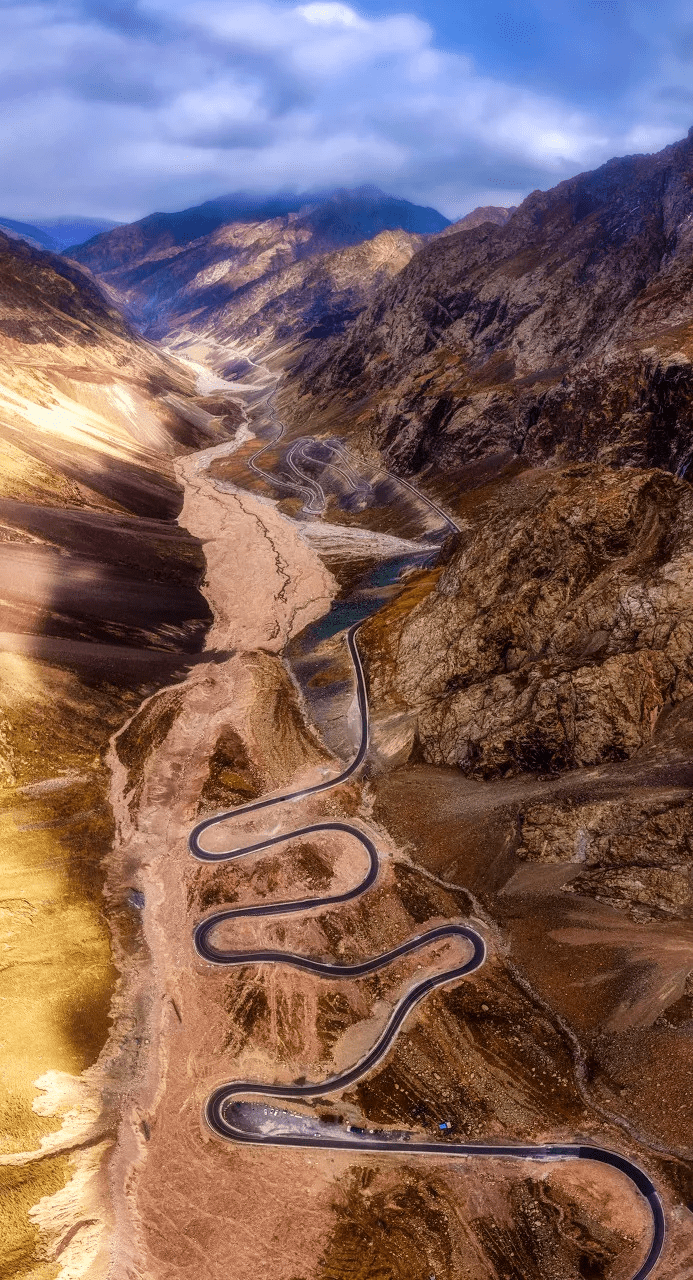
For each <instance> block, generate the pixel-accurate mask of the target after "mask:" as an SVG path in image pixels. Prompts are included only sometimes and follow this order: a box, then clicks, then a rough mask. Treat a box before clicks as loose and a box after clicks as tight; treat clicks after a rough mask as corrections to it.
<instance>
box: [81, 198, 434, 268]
mask: <svg viewBox="0 0 693 1280" xmlns="http://www.w3.org/2000/svg"><path fill="white" fill-rule="evenodd" d="M290 215H294V216H295V217H298V218H299V219H301V220H305V221H306V223H307V224H308V225H309V226H310V228H311V230H312V231H313V232H315V233H318V234H322V235H323V236H325V237H326V239H328V240H329V241H330V244H329V246H327V247H334V248H337V247H338V246H340V245H342V244H350V243H357V242H358V241H359V240H367V239H371V238H372V237H373V236H375V235H377V234H378V233H379V232H380V231H395V230H403V231H409V232H413V233H415V234H418V235H432V234H435V233H436V232H439V231H442V230H443V228H444V227H446V226H447V225H448V219H447V218H444V217H443V215H442V213H438V211H437V209H431V208H427V207H424V206H422V205H416V204H412V202H411V201H410V200H404V199H402V198H400V197H398V196H390V195H387V194H386V193H385V192H383V191H381V190H380V189H379V188H378V187H371V186H366V187H356V188H353V189H347V188H344V189H339V188H337V189H333V190H330V191H321V192H301V193H298V194H297V193H295V192H294V193H288V192H279V193H276V194H274V195H262V196H258V195H257V194H255V195H252V194H250V193H249V192H244V191H237V192H234V193H231V194H230V195H225V196H219V197H217V198H216V199H215V200H206V201H205V203H204V204H201V205H197V206H195V207H193V208H190V209H183V210H181V212H180V213H152V214H149V215H148V216H147V217H146V218H141V219H140V220H139V221H138V222H132V223H129V224H128V225H125V226H120V227H115V228H114V229H113V230H112V231H107V232H105V233H104V234H102V235H99V236H95V237H94V238H93V239H91V240H89V241H87V242H86V244H83V245H81V246H76V245H73V246H71V248H70V249H69V250H68V252H69V253H70V256H74V257H76V258H77V259H78V260H79V261H80V262H85V263H87V265H88V266H90V267H92V268H93V269H95V270H101V271H110V270H114V269H116V268H119V267H124V266H127V265H129V264H131V263H132V262H133V260H134V259H135V258H142V257H145V256H147V255H148V254H149V253H151V252H153V251H159V250H160V249H165V248H180V247H182V246H183V245H188V244H191V243H192V242H193V241H195V240H200V239H201V238H202V237H203V236H208V235H210V234H211V233H212V232H214V231H216V230H217V228H218V227H221V226H224V225H226V224H229V223H233V222H269V221H271V220H272V219H275V218H286V217H289V216H290ZM73 249H74V250H75V252H74V254H73V252H72V251H73Z"/></svg>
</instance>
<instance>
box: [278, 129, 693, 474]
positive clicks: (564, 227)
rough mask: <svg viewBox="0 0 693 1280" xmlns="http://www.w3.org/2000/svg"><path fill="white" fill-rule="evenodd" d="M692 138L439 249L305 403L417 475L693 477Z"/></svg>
mask: <svg viewBox="0 0 693 1280" xmlns="http://www.w3.org/2000/svg"><path fill="white" fill-rule="evenodd" d="M691 172H693V135H689V137H688V138H686V139H684V140H683V141H682V142H679V143H676V144H675V145H673V146H670V147H667V148H665V150H664V151H662V152H659V153H658V154H656V155H651V156H632V157H625V158H623V159H615V160H611V161H609V162H608V164H606V165H603V166H602V167H601V168H600V169H598V170H596V171H595V172H593V173H586V174H581V175H578V176H577V177H576V178H571V179H570V180H568V181H566V182H562V183H560V184H559V186H557V187H555V188H554V189H553V190H551V191H548V192H534V193H533V194H532V195H530V196H528V197H527V199H526V200H525V201H524V202H523V204H522V205H521V206H520V207H519V209H518V210H517V211H516V212H515V213H514V214H513V215H512V217H511V218H510V219H509V220H507V221H506V223H505V225H503V226H492V225H490V224H489V223H488V222H485V223H482V224H481V225H479V226H476V227H467V228H462V229H461V230H459V231H457V232H455V231H454V229H453V228H449V229H448V230H447V231H446V233H445V234H444V235H443V236H441V237H438V238H436V239H434V240H433V241H431V242H430V243H428V244H427V245H425V246H424V247H423V248H422V249H421V250H420V251H419V252H418V253H417V254H416V255H415V257H414V258H413V259H412V261H411V262H410V263H409V264H408V266H407V267H406V268H405V269H404V270H403V271H402V272H401V273H400V274H399V275H398V276H397V277H396V278H395V279H394V280H393V281H392V283H390V284H389V285H387V286H386V287H385V288H383V289H381V291H380V292H379V294H378V295H377V297H376V298H374V299H373V301H372V302H371V304H370V306H369V307H368V308H367V309H366V310H365V311H364V312H363V313H362V314H361V315H360V316H359V317H358V318H357V319H356V320H355V321H354V322H353V324H352V325H351V326H350V328H349V329H348V330H347V332H346V333H345V334H344V336H343V338H342V339H341V340H340V341H339V343H335V344H333V345H332V347H331V348H328V349H327V350H324V349H323V350H319V349H315V350H313V351H311V352H310V353H309V354H308V356H307V357H306V359H305V361H304V363H303V365H302V366H301V367H300V368H299V371H298V374H297V376H296V377H295V380H294V383H293V385H292V387H291V389H290V396H291V397H293V398H296V397H299V396H303V397H304V401H303V407H302V408H301V407H299V408H298V409H297V410H296V415H297V418H299V419H300V418H301V417H302V416H303V414H305V415H310V416H311V419H312V420H313V421H316V420H320V417H321V415H322V418H323V420H324V421H325V422H326V423H329V422H332V423H334V422H335V421H337V420H339V419H340V418H341V419H342V420H346V419H347V418H348V419H349V421H350V423H351V425H352V427H353V425H354V423H355V422H356V423H357V425H358V427H359V429H360V430H361V431H362V432H363V435H364V437H365V438H367V439H368V440H370V441H371V442H372V443H373V444H374V445H375V446H376V447H377V448H379V449H381V450H382V451H383V452H384V454H385V456H386V457H387V458H388V459H389V460H390V462H391V463H392V464H393V465H394V466H395V467H396V468H399V469H401V470H403V471H404V472H405V473H413V472H421V471H422V470H430V471H431V472H432V473H434V472H436V471H438V472H440V471H442V470H444V471H446V472H447V473H448V474H449V472H450V468H457V469H458V470H459V469H461V468H464V467H465V466H467V465H468V464H470V463H476V462H478V461H479V459H483V458H492V457H495V458H497V459H500V460H503V459H504V460H505V461H508V460H510V459H512V458H521V459H522V460H523V461H526V462H528V463H530V464H532V463H540V464H541V463H544V462H546V461H556V462H561V461H568V460H595V461H600V462H606V463H607V464H609V465H617V466H618V465H623V464H625V463H628V464H629V465H641V466H653V465H654V466H662V467H665V468H667V469H669V470H674V471H677V470H681V469H682V470H683V472H685V469H686V467H687V465H688V451H689V448H690V444H689V436H690V400H691V387H692V386H693V381H692V366H691V355H692V354H693V345H692V336H693V328H692V327H691V324H690V316H689V296H690V288H691V280H692V279H693V183H692V180H691V176H690V175H691Z"/></svg>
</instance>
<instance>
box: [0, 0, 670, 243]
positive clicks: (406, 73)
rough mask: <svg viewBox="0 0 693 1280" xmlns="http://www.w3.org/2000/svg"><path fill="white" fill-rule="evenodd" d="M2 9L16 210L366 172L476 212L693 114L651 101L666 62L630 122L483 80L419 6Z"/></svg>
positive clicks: (129, 210)
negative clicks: (623, 124) (441, 40)
mask: <svg viewBox="0 0 693 1280" xmlns="http://www.w3.org/2000/svg"><path fill="white" fill-rule="evenodd" d="M677 3H678V0H677ZM0 10H1V11H2V24H3V42H2V45H1V46H0V97H2V106H3V109H2V112H0V166H2V172H3V177H4V195H3V197H2V208H0V212H1V213H3V214H5V216H10V217H11V216H13V215H14V216H16V217H21V216H31V215H33V216H39V215H41V214H44V215H47V214H51V213H62V212H68V213H93V214H101V215H106V216H113V217H120V218H123V219H128V218H132V217H138V216H141V215H142V214H143V213H145V212H149V211H150V210H152V209H155V208H180V207H183V206H184V205H188V204H192V203H194V202H196V201H198V200H202V199H206V198H208V197H210V196H214V195H218V194H221V193H222V192H224V191H231V190H234V189H238V188H246V189H247V188H250V189H258V190H270V189H272V188H276V187H277V186H281V187H285V188H286V187H290V188H294V189H305V188H310V187H316V186H320V187H325V186H330V185H353V184H356V183H360V182H376V183H378V184H379V185H381V186H383V187H385V188H387V189H389V190H391V191H393V192H396V193H400V194H402V195H407V196H409V197H410V198H413V199H418V200H422V201H424V202H426V203H434V204H438V205H439V207H441V206H442V207H443V210H444V212H446V213H448V214H449V215H450V216H457V215H459V214H460V213H463V212H465V211H466V209H468V208H470V207H471V206H472V204H473V203H474V202H475V201H476V199H477V197H478V196H479V195H481V196H482V197H483V199H482V201H480V202H483V203H509V202H516V201H519V199H521V198H522V196H523V195H524V194H525V193H526V192H527V191H528V190H530V189H532V188H533V187H536V186H538V185H550V184H551V183H552V182H554V181H557V180H559V179H560V178H561V177H564V176H566V175H567V174H569V173H571V172H575V171H577V170H578V169H582V168H585V167H590V166H592V165H595V164H599V163H601V162H602V161H603V160H606V159H608V158H609V156H610V155H613V154H618V153H619V152H622V151H623V150H633V149H637V148H634V146H633V141H634V140H635V139H637V138H641V139H644V140H645V142H646V141H647V139H648V138H649V139H653V140H654V145H655V146H659V145H662V144H663V143H664V142H666V141H671V140H673V138H674V137H676V136H677V125H676V124H675V123H673V121H674V118H676V119H678V117H677V116H676V112H674V116H671V111H670V114H669V115H668V116H667V115H666V112H665V114H664V115H662V113H661V112H660V115H659V116H657V113H656V112H654V113H653V111H652V110H651V99H652V98H653V95H655V96H656V93H659V92H661V87H662V83H664V82H665V81H666V75H665V71H664V70H661V68H660V70H659V71H657V72H656V74H654V73H653V75H654V79H653V84H652V86H650V90H648V94H649V96H648V95H645V96H644V97H643V98H642V101H641V102H640V103H639V105H638V107H637V111H635V112H634V120H633V124H632V126H630V127H629V129H628V130H626V129H623V130H621V131H620V132H619V131H618V129H615V128H614V127H613V125H612V126H609V125H608V123H605V121H604V120H602V119H600V118H598V117H597V116H595V115H590V114H589V113H587V112H586V111H578V110H576V109H575V108H574V107H573V106H572V105H571V103H570V102H567V101H563V100H562V99H561V98H560V97H559V96H553V97H552V96H550V95H548V94H546V93H540V92H537V91H535V90H533V89H532V88H531V87H523V86H522V85H517V84H509V83H507V82H505V81H503V80H501V79H498V78H495V79H494V78H492V77H489V76H487V75H481V74H480V73H479V72H478V71H477V70H476V69H475V67H474V65H473V63H472V62H471V60H470V59H469V58H467V57H465V56H463V55H461V54H457V53H451V52H446V51H443V50H441V49H439V48H437V47H436V45H435V39H434V35H433V32H432V31H431V29H430V27H428V26H427V25H426V24H425V23H424V22H421V21H420V20H419V19H417V18H415V17H412V16H411V15H407V14H396V13H393V14H391V15H389V16H386V17H382V18H366V17H363V16H362V15H360V14H359V13H358V12H357V11H356V10H355V9H353V8H352V7H351V6H350V5H348V4H343V3H332V2H328V0H325V2H323V0H315V2H313V3H307V4H299V5H295V6H292V5H290V4H286V3H279V2H278V0H258V2H257V3H255V2H248V0H245V2H244V0H224V2H222V0H166V2H165V3H164V2H163V0H140V2H139V3H138V0H122V3H121V4H120V5H113V4H111V5H107V4H105V3H103V2H102V0H44V3H41V4H23V5H17V4H13V3H10V4H7V3H4V4H3V0H0ZM681 21H683V18H682V19H681ZM671 47H672V46H671V41H670V42H669V44H666V42H664V44H663V45H662V49H661V51H660V53H659V54H658V57H659V61H660V63H661V65H662V67H665V66H669V65H671V66H672V67H673V66H674V61H675V62H676V65H675V67H674V70H673V71H672V72H671V76H670V82H671V84H673V86H674V90H673V91H674V93H675V94H676V93H677V92H678V90H677V89H676V85H677V84H678V83H679V81H680V80H681V78H682V76H683V62H684V61H685V59H684V58H683V57H682V56H679V57H678V61H676V59H674V55H673V54H672V52H671ZM672 59H674V61H672ZM667 60H668V61H667ZM688 65H689V66H690V64H688ZM672 77H673V78H672ZM648 102H650V107H648ZM677 109H678V108H677ZM667 110H670V109H669V108H667ZM662 111H664V108H662ZM679 114H680V113H679ZM628 144H630V145H628ZM494 191H496V192H497V196H496V197H495V199H494V196H493V192H494Z"/></svg>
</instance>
